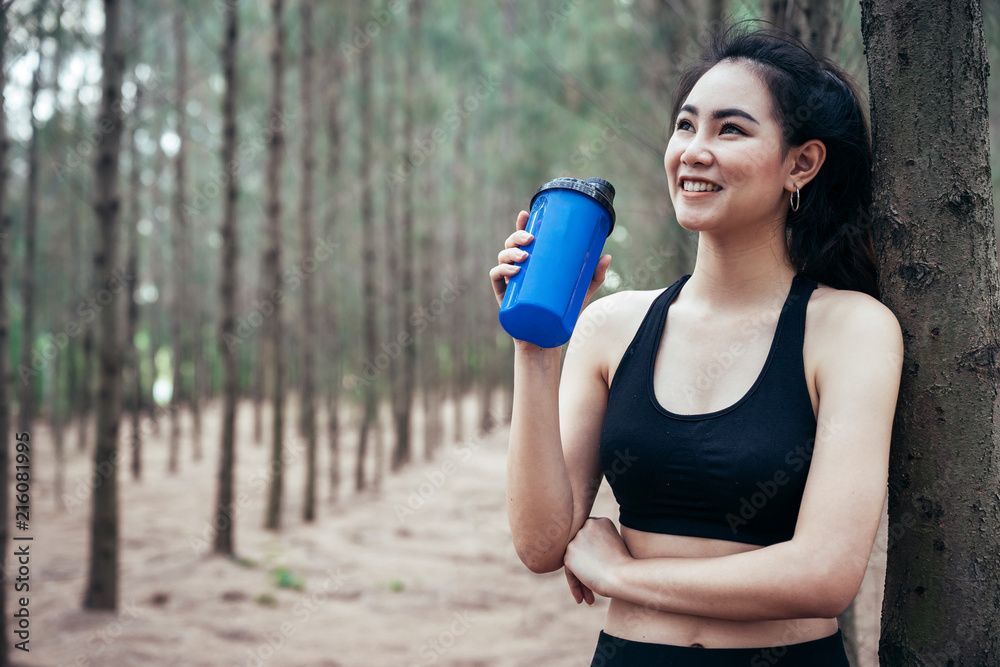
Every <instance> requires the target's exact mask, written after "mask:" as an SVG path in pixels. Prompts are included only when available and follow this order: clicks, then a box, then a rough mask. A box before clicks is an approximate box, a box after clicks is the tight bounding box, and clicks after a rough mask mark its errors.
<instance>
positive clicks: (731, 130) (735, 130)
mask: <svg viewBox="0 0 1000 667" xmlns="http://www.w3.org/2000/svg"><path fill="white" fill-rule="evenodd" d="M719 134H746V132H744V131H743V130H742V129H740V127H739V126H737V125H733V124H732V123H726V124H725V125H723V126H722V130H721V131H720V132H719Z"/></svg>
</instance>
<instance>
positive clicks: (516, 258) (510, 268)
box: [490, 211, 535, 305]
mask: <svg viewBox="0 0 1000 667" xmlns="http://www.w3.org/2000/svg"><path fill="white" fill-rule="evenodd" d="M527 225H528V212H527V211H521V212H520V213H519V214H518V215H517V220H516V221H515V223H514V226H515V227H516V228H517V231H515V232H514V233H513V234H511V235H510V236H508V237H507V240H506V241H504V249H503V250H501V251H500V252H499V253H498V254H497V266H494V267H493V268H492V269H490V281H491V282H492V284H493V293H494V294H495V295H496V298H497V303H498V304H501V305H502V304H503V295H504V293H505V292H506V291H507V282H508V281H509V280H510V279H511V277H512V276H514V275H516V274H517V272H518V271H520V270H521V267H520V266H518V264H517V263H518V262H523V261H524V260H526V259H527V258H528V253H527V252H525V251H524V250H522V249H521V247H520V246H522V245H527V244H529V243H531V242H532V241H534V240H535V237H534V236H533V235H531V234H529V233H528V232H527V231H525V227H527Z"/></svg>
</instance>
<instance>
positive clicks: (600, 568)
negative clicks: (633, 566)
mask: <svg viewBox="0 0 1000 667" xmlns="http://www.w3.org/2000/svg"><path fill="white" fill-rule="evenodd" d="M630 560H632V554H630V553H629V552H628V547H626V546H625V542H624V541H623V540H622V537H621V535H619V534H618V530H617V529H616V528H615V524H614V522H613V521H611V519H609V518H607V517H591V518H589V519H587V520H586V521H585V522H584V524H583V526H582V527H581V528H580V530H579V532H577V534H576V536H575V537H574V538H573V540H572V541H571V542H570V543H569V545H568V546H567V547H566V555H565V557H564V558H563V565H564V566H565V567H566V569H567V570H569V571H570V572H571V573H572V574H573V575H574V576H575V577H576V578H577V579H578V580H579V581H580V583H582V584H583V585H584V586H586V587H587V588H589V589H590V590H592V591H594V592H595V593H597V594H598V595H603V596H604V597H612V595H611V591H612V589H613V588H614V586H613V578H612V573H613V572H614V570H615V568H616V567H617V566H619V565H621V564H623V563H626V562H628V561H630ZM571 583H572V581H571Z"/></svg>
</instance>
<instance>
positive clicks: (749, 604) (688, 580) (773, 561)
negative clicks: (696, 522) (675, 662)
mask: <svg viewBox="0 0 1000 667" xmlns="http://www.w3.org/2000/svg"><path fill="white" fill-rule="evenodd" d="M826 558H827V560H829V556H827V557H826ZM862 574H863V572H862ZM606 583H607V585H606V590H604V591H599V592H601V594H605V595H607V596H608V597H613V598H617V599H621V600H625V601H628V602H632V603H633V604H637V605H641V606H643V607H649V608H652V609H657V610H661V611H669V612H675V613H681V614H690V615H695V616H709V617H712V618H725V619H732V620H745V621H749V620H774V619H788V618H833V617H835V616H837V615H838V614H840V612H841V611H843V609H844V608H846V607H847V605H848V604H849V603H850V601H851V599H853V597H854V594H855V593H856V592H857V585H860V580H858V581H857V582H854V581H853V579H852V578H851V577H850V576H847V577H845V573H844V572H843V570H842V569H841V570H839V573H838V568H835V567H832V564H831V563H824V558H823V557H822V556H820V555H819V554H818V553H807V552H806V551H805V550H804V549H803V548H801V546H800V545H797V544H795V543H794V542H782V543H780V544H775V545H772V546H770V547H765V548H763V549H756V550H753V551H747V552H743V553H738V554H733V555H729V556H719V557H711V558H646V559H628V560H625V559H623V560H622V561H621V563H619V564H618V565H617V566H615V567H614V568H612V570H611V572H610V575H609V577H608V580H607V582H606ZM855 584H857V585H855Z"/></svg>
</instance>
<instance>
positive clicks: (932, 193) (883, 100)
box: [861, 0, 1000, 667]
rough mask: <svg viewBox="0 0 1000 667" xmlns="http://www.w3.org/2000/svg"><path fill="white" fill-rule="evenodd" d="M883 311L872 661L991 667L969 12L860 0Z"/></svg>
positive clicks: (986, 199) (992, 265)
mask: <svg viewBox="0 0 1000 667" xmlns="http://www.w3.org/2000/svg"><path fill="white" fill-rule="evenodd" d="M861 9H862V33H863V36H864V40H865V46H866V50H867V54H868V75H869V79H870V90H871V116H872V126H873V134H874V149H875V172H874V179H875V181H874V201H875V206H874V221H873V231H874V235H875V243H876V250H877V252H878V256H879V262H880V287H881V290H882V294H883V301H884V302H885V303H886V305H888V306H889V307H890V308H891V309H892V310H893V312H894V313H896V316H897V317H898V318H899V321H900V324H901V325H902V329H903V337H904V341H905V343H906V352H905V358H904V362H903V378H902V386H901V388H900V397H899V405H898V408H897V411H896V421H895V425H894V432H893V446H892V451H891V456H890V477H889V535H890V538H889V545H888V552H887V560H888V564H887V573H886V585H885V601H884V604H883V607H882V636H881V644H880V647H879V657H880V659H881V661H882V664H885V665H893V666H894V667H895V666H897V665H899V666H902V667H906V666H909V665H932V664H934V665H937V664H940V665H944V664H948V665H955V666H956V667H959V666H966V665H983V666H986V665H997V664H1000V642H998V640H997V637H1000V588H998V586H997V581H1000V524H998V519H1000V496H998V495H997V478H998V475H1000V460H998V456H1000V449H998V444H1000V442H998V441H1000V437H998V420H1000V403H998V386H997V385H998V379H1000V373H998V343H1000V333H998V322H1000V320H998V317H1000V297H998V278H997V247H996V238H995V230H994V218H993V204H992V201H993V200H992V193H991V186H990V162H989V144H988V133H987V108H986V107H987V104H986V99H987V98H986V79H987V71H988V64H987V59H986V47H985V43H984V37H983V17H982V13H981V11H980V5H979V2H978V1H976V0H960V1H958V2H952V3H912V2H908V1H906V0H862V2H861Z"/></svg>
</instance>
